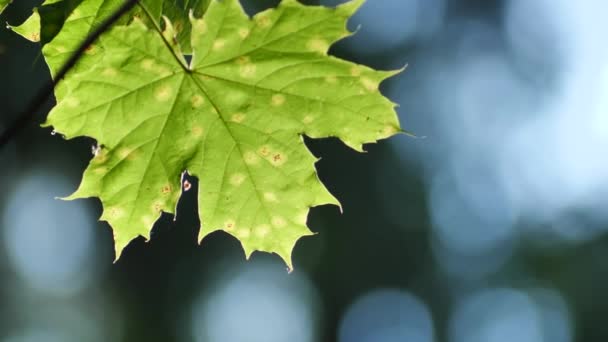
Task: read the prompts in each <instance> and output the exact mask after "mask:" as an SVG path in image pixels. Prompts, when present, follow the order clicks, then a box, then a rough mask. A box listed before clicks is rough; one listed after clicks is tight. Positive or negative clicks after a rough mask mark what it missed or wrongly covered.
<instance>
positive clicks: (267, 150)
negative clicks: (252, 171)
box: [258, 145, 271, 157]
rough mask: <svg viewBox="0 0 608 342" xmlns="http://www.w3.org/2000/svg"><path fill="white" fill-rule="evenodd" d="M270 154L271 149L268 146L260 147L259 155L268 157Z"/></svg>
mask: <svg viewBox="0 0 608 342" xmlns="http://www.w3.org/2000/svg"><path fill="white" fill-rule="evenodd" d="M270 152H271V151H270V147H269V146H267V145H264V146H262V147H260V149H259V150H258V153H259V154H260V155H262V156H263V157H268V156H269V155H270Z"/></svg>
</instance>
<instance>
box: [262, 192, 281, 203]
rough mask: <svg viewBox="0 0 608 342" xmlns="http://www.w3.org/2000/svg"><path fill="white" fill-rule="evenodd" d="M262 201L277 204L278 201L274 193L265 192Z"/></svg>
mask: <svg viewBox="0 0 608 342" xmlns="http://www.w3.org/2000/svg"><path fill="white" fill-rule="evenodd" d="M264 199H265V200H266V201H267V202H278V201H279V200H278V198H277V195H276V194H275V193H274V192H265V193H264Z"/></svg>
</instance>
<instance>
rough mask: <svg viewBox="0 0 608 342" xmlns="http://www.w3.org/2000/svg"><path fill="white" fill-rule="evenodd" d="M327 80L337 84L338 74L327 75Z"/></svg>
mask: <svg viewBox="0 0 608 342" xmlns="http://www.w3.org/2000/svg"><path fill="white" fill-rule="evenodd" d="M325 82H327V83H329V84H336V83H338V78H337V77H336V76H333V75H330V76H326V77H325Z"/></svg>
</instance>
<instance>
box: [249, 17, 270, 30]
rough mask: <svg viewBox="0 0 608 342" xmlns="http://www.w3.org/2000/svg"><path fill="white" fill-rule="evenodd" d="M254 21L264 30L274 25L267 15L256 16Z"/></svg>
mask: <svg viewBox="0 0 608 342" xmlns="http://www.w3.org/2000/svg"><path fill="white" fill-rule="evenodd" d="M253 19H254V20H255V23H256V24H257V25H258V26H259V27H262V28H267V27H270V25H272V20H271V19H270V18H268V15H265V14H262V15H256V16H255V17H254V18H253Z"/></svg>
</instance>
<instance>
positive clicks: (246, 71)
mask: <svg viewBox="0 0 608 342" xmlns="http://www.w3.org/2000/svg"><path fill="white" fill-rule="evenodd" d="M256 71H257V67H256V65H255V64H253V63H247V64H243V65H241V66H240V67H239V74H240V75H241V77H243V78H251V77H253V76H255V73H256Z"/></svg>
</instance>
